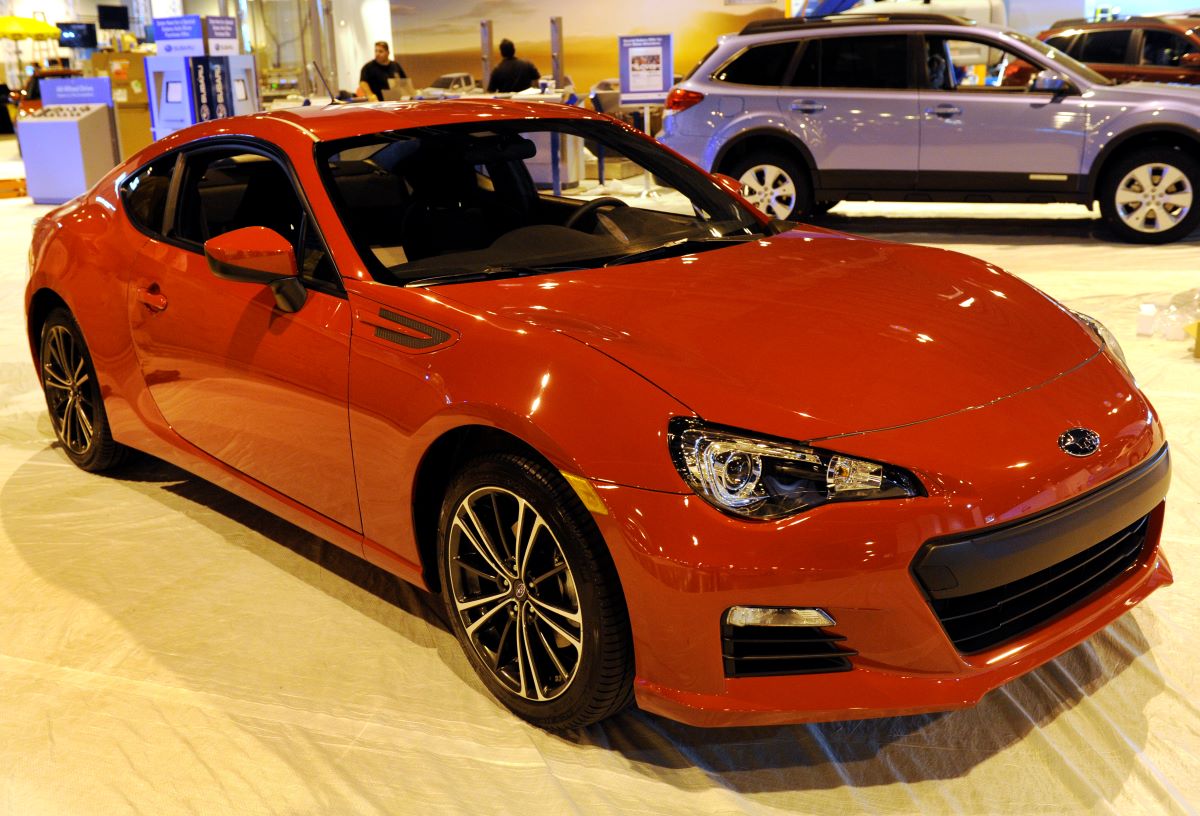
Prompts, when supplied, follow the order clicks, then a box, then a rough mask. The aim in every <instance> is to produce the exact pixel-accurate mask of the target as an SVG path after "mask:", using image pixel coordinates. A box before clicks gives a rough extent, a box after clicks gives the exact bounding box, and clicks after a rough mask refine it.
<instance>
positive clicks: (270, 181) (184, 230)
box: [174, 147, 340, 285]
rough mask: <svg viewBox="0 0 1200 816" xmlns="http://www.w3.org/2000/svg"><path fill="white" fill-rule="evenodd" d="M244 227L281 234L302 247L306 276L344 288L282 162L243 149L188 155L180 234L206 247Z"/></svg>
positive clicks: (301, 262)
mask: <svg viewBox="0 0 1200 816" xmlns="http://www.w3.org/2000/svg"><path fill="white" fill-rule="evenodd" d="M243 227H266V228H268V229H272V230H274V231H275V232H278V233H279V234H280V235H282V236H283V237H284V238H286V239H287V240H288V241H289V242H291V244H292V246H294V247H296V248H297V253H296V256H297V265H298V266H299V268H300V274H301V277H304V278H307V279H309V280H310V281H322V282H325V283H333V284H337V285H340V282H339V281H338V278H337V272H336V271H335V270H334V267H333V264H332V262H331V261H330V259H329V257H328V253H327V252H326V251H325V247H324V245H323V244H322V242H321V240H320V238H319V237H318V235H317V232H316V230H315V229H314V228H313V225H312V221H311V219H310V218H309V216H308V211H307V210H306V209H305V207H304V204H303V203H302V202H301V201H300V197H299V195H297V193H296V189H295V187H294V186H293V185H292V180H291V179H290V178H289V177H288V174H287V172H286V171H285V170H284V169H283V167H281V166H280V165H279V163H278V162H276V161H274V160H273V159H270V158H268V157H267V156H264V155H262V154H260V153H255V152H252V151H247V150H245V149H244V148H238V147H229V148H219V149H213V150H201V151H197V152H195V153H193V154H192V155H190V156H188V158H187V173H186V175H185V176H184V180H183V185H182V189H181V191H180V196H179V214H178V218H177V221H176V225H175V230H174V236H175V237H176V238H178V239H180V240H183V241H186V242H189V243H192V244H199V245H202V244H203V243H204V242H205V241H207V240H208V239H209V238H215V237H216V236H218V235H222V234H224V233H226V232H232V231H233V230H236V229H241V228H243Z"/></svg>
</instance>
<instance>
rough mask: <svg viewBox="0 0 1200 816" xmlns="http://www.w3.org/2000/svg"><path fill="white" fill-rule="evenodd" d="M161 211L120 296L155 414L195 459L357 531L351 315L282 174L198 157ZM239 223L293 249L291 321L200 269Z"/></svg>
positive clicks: (263, 165)
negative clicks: (161, 226)
mask: <svg viewBox="0 0 1200 816" xmlns="http://www.w3.org/2000/svg"><path fill="white" fill-rule="evenodd" d="M167 213H168V214H167V216H166V219H165V224H166V228H165V230H164V232H165V234H163V235H157V236H153V237H152V238H151V240H150V241H148V242H147V243H146V245H145V246H144V247H143V249H142V250H141V251H140V253H139V254H138V256H137V261H136V268H135V270H134V273H133V275H132V278H131V286H130V289H129V315H130V326H131V330H132V336H133V343H134V347H135V349H136V353H137V355H138V359H139V361H140V364H141V368H142V373H143V375H144V377H145V381H146V385H147V387H148V389H149V392H150V395H151V397H152V399H153V401H154V404H155V405H156V406H157V408H158V410H159V411H160V412H161V414H162V415H163V417H164V418H165V419H166V421H167V422H168V423H169V424H170V425H171V427H172V428H173V429H174V430H175V431H176V432H177V433H178V434H179V435H180V436H181V437H182V438H183V439H185V440H186V441H188V442H190V443H191V444H193V445H195V446H196V447H197V448H199V449H200V450H202V451H204V452H205V453H207V454H209V455H211V456H213V457H215V458H216V459H219V460H220V461H222V462H224V463H226V464H227V465H229V466H231V467H233V468H236V469H237V470H239V471H241V472H242V473H244V474H246V475H247V476H250V477H251V478H253V479H255V480H257V481H259V482H261V483H262V484H265V485H267V486H268V487H271V488H273V489H275V490H277V491H279V492H280V493H283V494H284V495H286V496H288V497H290V498H291V499H293V500H295V501H298V502H300V503H301V504H303V505H305V506H307V507H309V508H311V509H312V510H315V511H316V512H318V513H320V514H322V515H324V516H327V517H328V518H331V519H333V520H335V521H337V522H339V523H341V524H343V525H345V526H346V527H348V528H351V529H353V530H356V531H357V530H360V529H361V522H360V519H359V511H358V501H357V494H356V491H355V487H354V469H353V465H352V461H351V451H350V433H349V420H348V409H347V404H346V400H347V385H348V370H349V348H350V329H351V317H350V310H349V308H348V304H347V301H346V299H345V295H344V293H343V291H342V289H341V285H340V280H339V279H338V277H337V274H336V270H335V269H334V267H333V265H332V260H331V259H330V258H329V256H328V253H327V252H326V250H325V248H324V244H323V243H322V241H321V238H320V235H319V234H318V232H317V230H316V229H315V227H314V225H313V224H312V222H311V218H310V217H309V215H308V209H307V207H306V206H305V204H304V203H303V201H302V199H301V198H300V196H299V194H298V192H297V189H296V187H295V186H294V184H293V181H292V177H291V174H290V173H289V172H288V170H287V169H286V168H285V167H284V165H283V164H282V163H281V162H280V161H279V160H278V159H277V158H276V157H275V156H274V155H273V154H272V153H270V152H269V151H268V150H265V149H263V148H262V147H259V146H255V145H253V144H248V143H231V144H224V145H217V146H208V147H204V148H201V149H196V150H193V151H191V152H189V153H187V154H181V157H180V159H179V160H178V164H177V166H176V168H175V173H174V178H173V180H172V193H171V197H170V199H169V201H168V208H167ZM248 226H259V227H267V228H270V229H274V230H275V231H277V232H279V233H280V234H282V235H283V236H284V237H285V238H287V239H288V240H290V241H292V243H293V245H294V246H295V247H296V250H297V255H298V262H299V263H298V265H299V266H300V268H301V270H302V271H301V276H302V279H303V281H304V283H305V286H306V290H307V300H306V302H305V303H304V305H303V306H302V307H301V308H300V309H299V310H298V311H295V312H292V313H288V312H284V311H281V310H280V309H279V308H278V307H277V306H276V303H275V298H274V294H273V292H272V290H271V288H270V287H267V286H262V285H257V284H248V283H238V282H233V281H228V280H223V279H220V278H217V277H215V276H214V275H213V274H212V273H211V272H210V271H209V268H208V263H207V262H206V260H205V257H204V252H203V242H204V241H205V240H207V239H209V238H213V237H216V236H217V235H220V234H222V233H224V232H228V231H231V230H234V229H238V228H241V227H248Z"/></svg>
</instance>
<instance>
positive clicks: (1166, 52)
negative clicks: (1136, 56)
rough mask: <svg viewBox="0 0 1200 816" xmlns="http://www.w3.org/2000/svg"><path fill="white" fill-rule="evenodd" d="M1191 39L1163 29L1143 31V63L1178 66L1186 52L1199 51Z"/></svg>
mask: <svg viewBox="0 0 1200 816" xmlns="http://www.w3.org/2000/svg"><path fill="white" fill-rule="evenodd" d="M1197 50H1200V49H1197V47H1196V44H1195V43H1193V42H1192V41H1191V40H1189V39H1186V38H1184V37H1181V36H1179V35H1178V34H1173V33H1171V32H1170V31H1162V30H1161V29H1146V30H1145V31H1143V32H1142V65H1164V66H1178V65H1179V60H1180V59H1181V58H1182V57H1183V55H1184V54H1191V53H1193V52H1194V51H1197Z"/></svg>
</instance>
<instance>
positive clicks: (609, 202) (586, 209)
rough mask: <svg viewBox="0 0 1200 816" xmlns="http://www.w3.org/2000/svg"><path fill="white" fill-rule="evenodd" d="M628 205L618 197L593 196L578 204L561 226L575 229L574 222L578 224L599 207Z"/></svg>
mask: <svg viewBox="0 0 1200 816" xmlns="http://www.w3.org/2000/svg"><path fill="white" fill-rule="evenodd" d="M628 206H629V205H628V204H626V203H625V202H624V201H622V200H621V199H619V198H614V197H613V196H601V197H600V198H593V199H592V200H591V201H589V202H588V203H586V204H581V205H580V206H579V209H577V210H575V212H573V213H571V217H570V218H568V219H567V220H566V223H564V224H563V226H564V227H566V228H567V229H575V225H576V224H578V223H579V222H580V221H581V220H583V219H584V218H585V217H587V216H589V215H591V214H592V213H594V212H595V211H596V210H598V209H600V208H601V207H628Z"/></svg>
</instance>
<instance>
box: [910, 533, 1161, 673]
mask: <svg viewBox="0 0 1200 816" xmlns="http://www.w3.org/2000/svg"><path fill="white" fill-rule="evenodd" d="M1149 518H1150V517H1149V516H1143V517H1142V518H1141V519H1139V520H1138V521H1136V522H1134V523H1133V524H1131V525H1129V526H1128V527H1126V528H1125V529H1124V530H1121V531H1120V532H1118V533H1115V534H1114V535H1111V536H1109V537H1108V538H1106V539H1104V540H1103V541H1101V542H1100V543H1099V544H1096V545H1095V546H1093V547H1090V548H1088V549H1086V550H1084V551H1083V552H1080V553H1077V554H1076V555H1073V556H1071V557H1070V558H1068V559H1066V560H1065V561H1060V562H1059V563H1057V564H1054V565H1053V566H1050V567H1047V568H1046V569H1043V570H1041V571H1040V572H1035V573H1034V574H1032V575H1029V576H1027V577H1025V578H1021V579H1019V580H1016V581H1012V582H1010V583H1007V584H1003V585H1001V586H998V587H995V588H993V589H989V590H986V591H983V592H976V593H974V594H971V595H961V596H958V597H955V598H944V599H941V600H938V599H934V600H933V601H931V603H932V606H933V611H934V613H935V614H936V615H937V616H938V619H939V620H940V621H941V623H942V627H943V628H944V629H945V630H946V634H947V635H949V636H950V640H951V641H952V642H953V643H954V646H955V647H956V648H957V649H958V650H959V651H960V652H962V653H964V654H968V653H971V652H980V651H983V650H985V649H990V648H991V647H993V646H996V645H998V644H1000V643H1003V642H1004V641H1006V640H1010V639H1012V638H1015V637H1017V636H1018V635H1021V634H1023V633H1025V632H1027V631H1029V630H1030V629H1033V628H1035V627H1037V626H1039V625H1040V624H1042V623H1044V622H1046V621H1048V620H1049V619H1050V618H1052V617H1054V616H1055V615H1058V614H1059V613H1061V612H1065V611H1066V610H1068V609H1070V608H1071V607H1073V606H1076V605H1077V604H1079V603H1080V602H1082V601H1084V600H1085V599H1086V598H1087V597H1088V596H1090V595H1091V594H1092V593H1094V592H1096V591H1097V590H1099V589H1101V588H1103V587H1104V586H1105V585H1106V584H1108V583H1109V582H1111V581H1112V580H1113V579H1115V578H1116V577H1117V576H1119V575H1120V574H1121V573H1123V572H1124V571H1125V570H1127V569H1128V568H1129V567H1131V566H1132V565H1133V564H1134V562H1136V561H1137V558H1138V554H1139V553H1140V552H1141V550H1142V547H1143V546H1144V545H1145V543H1146V529H1147V527H1148V525H1149ZM918 580H920V579H919V575H918ZM922 587H923V588H924V589H926V591H927V592H928V589H929V588H928V587H925V586H924V584H922Z"/></svg>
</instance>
